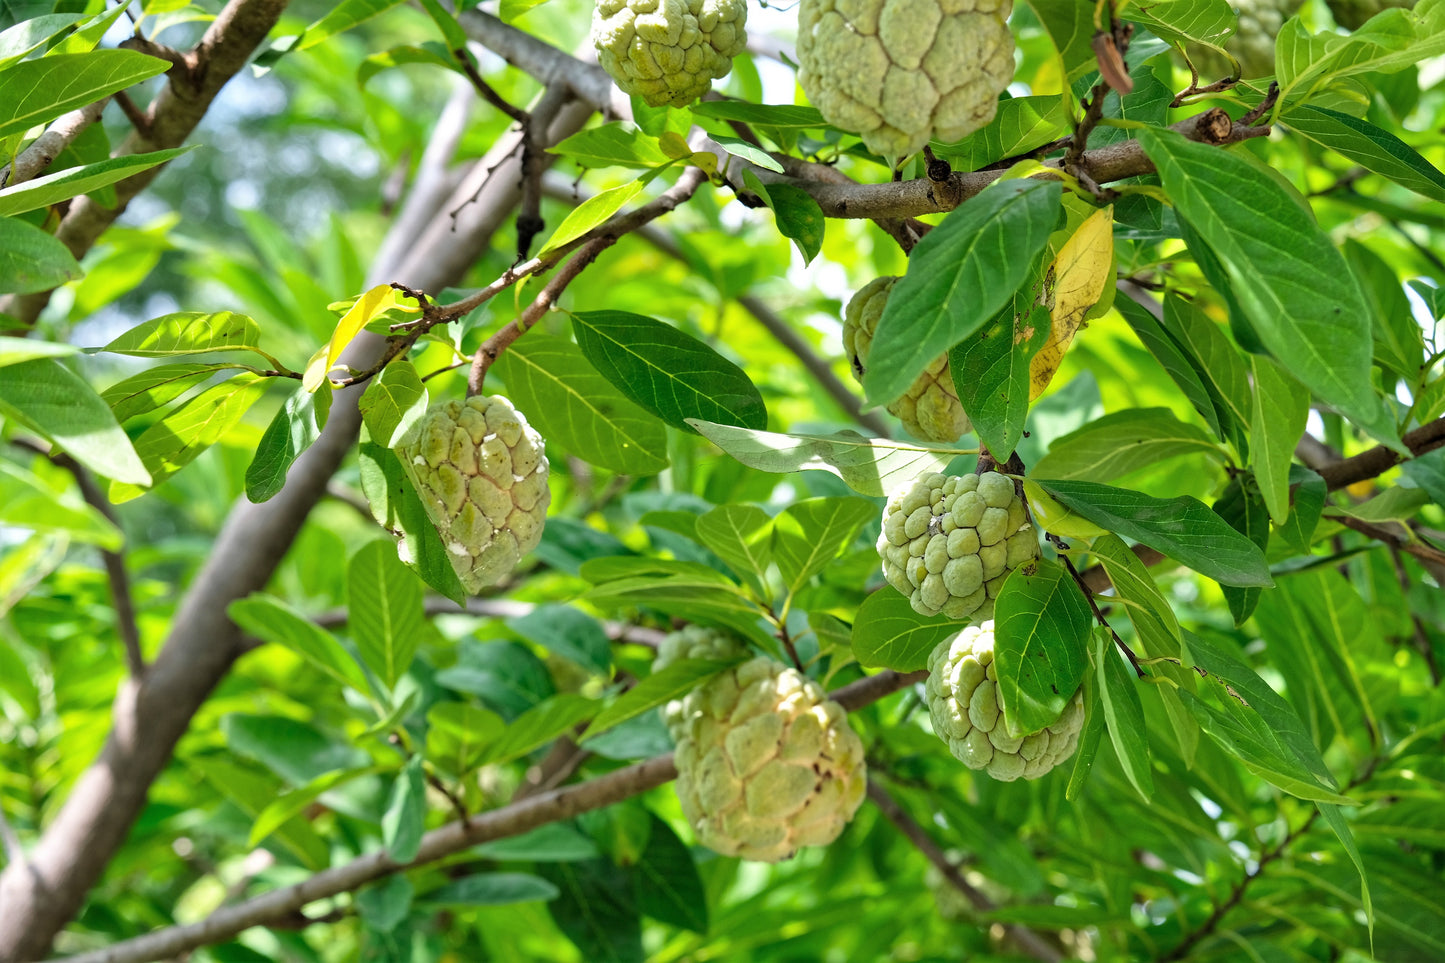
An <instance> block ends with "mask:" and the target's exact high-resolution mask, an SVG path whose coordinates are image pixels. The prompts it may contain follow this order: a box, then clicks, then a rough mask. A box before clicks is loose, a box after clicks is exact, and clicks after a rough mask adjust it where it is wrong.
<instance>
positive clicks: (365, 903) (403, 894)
mask: <svg viewBox="0 0 1445 963" xmlns="http://www.w3.org/2000/svg"><path fill="white" fill-rule="evenodd" d="M414 892H415V891H414V890H413V889H412V885H411V880H409V879H407V878H406V877H405V876H402V875H400V874H398V875H396V876H388V877H387V878H385V879H382V880H378V881H377V882H376V883H374V884H372V885H370V886H368V887H366V888H365V889H363V890H362V891H361V892H359V893H357V894H356V900H355V902H356V910H357V913H358V914H359V915H360V916H361V919H362V920H363V921H364V922H365V923H366V925H367V927H369V928H370V929H372V930H376V931H378V932H381V933H390V932H391V931H392V930H394V929H396V927H397V924H399V923H400V922H401V921H402V920H404V919H406V918H407V916H409V915H410V914H411V904H412V896H413V894H414Z"/></svg>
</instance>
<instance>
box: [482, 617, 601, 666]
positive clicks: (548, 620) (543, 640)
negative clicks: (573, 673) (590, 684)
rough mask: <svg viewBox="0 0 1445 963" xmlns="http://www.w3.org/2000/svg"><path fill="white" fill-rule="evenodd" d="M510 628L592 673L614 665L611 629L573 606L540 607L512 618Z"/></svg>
mask: <svg viewBox="0 0 1445 963" xmlns="http://www.w3.org/2000/svg"><path fill="white" fill-rule="evenodd" d="M507 627H508V628H510V629H511V630H512V631H513V632H516V633H517V634H518V635H520V636H522V638H524V639H528V640H530V641H532V642H534V643H536V644H537V645H540V646H542V648H544V649H546V650H547V651H549V652H553V653H555V654H557V655H560V656H561V657H562V658H564V659H568V660H570V661H572V662H575V663H576V664H577V665H579V666H581V667H582V668H584V669H587V670H588V671H590V672H596V673H603V674H605V673H606V672H607V670H608V669H609V668H610V667H611V666H612V643H611V642H610V641H609V640H608V638H607V630H606V629H604V628H603V627H602V623H601V622H598V621H597V620H596V619H594V618H593V617H592V616H590V615H588V614H587V613H586V612H582V611H580V610H579V609H575V608H573V607H571V606H570V605H539V606H537V607H536V608H535V609H533V610H532V611H531V612H529V613H527V614H526V615H523V616H520V617H518V618H512V619H508V620H507Z"/></svg>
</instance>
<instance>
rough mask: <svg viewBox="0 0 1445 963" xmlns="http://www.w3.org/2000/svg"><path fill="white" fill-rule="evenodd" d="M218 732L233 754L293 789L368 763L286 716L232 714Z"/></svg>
mask: <svg viewBox="0 0 1445 963" xmlns="http://www.w3.org/2000/svg"><path fill="white" fill-rule="evenodd" d="M221 732H222V733H223V734H224V735H225V737H226V743H227V745H229V746H230V747H231V750H232V751H233V752H237V753H240V754H241V755H245V756H250V757H252V758H253V759H255V760H256V761H257V762H260V763H261V764H262V765H264V766H265V767H266V768H268V769H270V770H271V771H272V772H274V773H276V775H278V776H280V777H281V778H282V779H285V780H286V781H287V782H289V783H291V785H293V786H305V785H307V784H309V783H310V782H312V780H315V779H317V778H319V777H321V776H323V775H325V774H326V773H329V772H335V771H336V770H338V769H355V768H357V767H359V766H364V765H366V764H367V763H368V762H369V761H370V760H369V759H368V758H367V756H366V753H364V752H362V751H361V750H360V749H357V748H356V747H355V746H353V745H351V744H350V743H349V742H340V741H337V740H333V739H329V738H327V737H326V736H325V735H324V734H322V732H321V731H320V730H318V729H316V728H314V727H313V726H309V725H307V724H306V723H304V722H297V721H296V720H295V719H288V718H286V717H285V716H262V715H250V714H247V713H241V712H232V713H230V714H229V715H226V716H223V717H222V719H221Z"/></svg>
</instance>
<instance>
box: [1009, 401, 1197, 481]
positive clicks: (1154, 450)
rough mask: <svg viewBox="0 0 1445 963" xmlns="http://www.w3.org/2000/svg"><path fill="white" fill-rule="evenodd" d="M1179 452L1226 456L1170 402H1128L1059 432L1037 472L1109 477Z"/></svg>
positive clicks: (1050, 475) (1092, 478)
mask: <svg viewBox="0 0 1445 963" xmlns="http://www.w3.org/2000/svg"><path fill="white" fill-rule="evenodd" d="M989 450H990V451H993V450H994V449H993V448H990V449H989ZM1180 455H1208V456H1210V457H1212V458H1217V459H1221V460H1222V459H1223V457H1224V455H1223V453H1222V452H1221V451H1220V450H1219V446H1218V444H1216V443H1215V441H1214V439H1212V438H1210V437H1209V436H1208V435H1206V434H1205V433H1204V432H1203V431H1201V430H1200V429H1199V428H1196V427H1195V426H1194V425H1191V424H1186V423H1185V422H1182V421H1180V420H1179V419H1178V418H1176V417H1175V416H1174V413H1173V412H1172V411H1170V410H1169V409H1168V408H1129V409H1127V410H1125V411H1119V412H1115V413H1114V414H1112V415H1105V416H1104V417H1103V418H1098V419H1096V420H1094V421H1091V422H1089V423H1088V424H1087V425H1085V426H1084V427H1082V428H1079V429H1078V430H1076V431H1071V432H1069V433H1068V434H1067V435H1064V436H1063V437H1061V438H1055V439H1054V442H1053V444H1051V445H1050V446H1049V453H1048V454H1047V455H1045V456H1044V457H1043V458H1041V459H1039V460H1038V461H1037V462H1036V463H1035V464H1034V467H1033V469H1032V473H1033V474H1037V475H1040V476H1042V477H1045V478H1064V479H1069V478H1087V479H1088V480H1090V481H1096V482H1107V481H1113V480H1114V479H1115V478H1118V477H1119V476H1120V475H1127V474H1129V473H1130V472H1132V471H1137V470H1138V469H1140V468H1144V467H1147V466H1149V465H1152V464H1155V463H1156V462H1160V461H1163V460H1165V459H1166V458H1177V457H1179V456H1180Z"/></svg>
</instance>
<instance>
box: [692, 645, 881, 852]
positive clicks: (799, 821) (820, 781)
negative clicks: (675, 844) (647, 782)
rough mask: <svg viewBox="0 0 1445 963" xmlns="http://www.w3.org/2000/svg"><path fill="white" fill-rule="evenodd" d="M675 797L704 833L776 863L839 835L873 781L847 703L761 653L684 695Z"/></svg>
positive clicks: (719, 846)
mask: <svg viewBox="0 0 1445 963" xmlns="http://www.w3.org/2000/svg"><path fill="white" fill-rule="evenodd" d="M682 717H683V718H682V721H681V723H680V738H679V739H678V743H677V754H676V757H675V758H676V760H677V796H678V799H679V801H680V802H681V803H682V812H683V815H684V816H686V817H687V821H688V822H689V823H690V824H691V825H692V828H693V830H694V831H695V832H696V833H697V838H698V841H699V842H701V843H702V844H703V845H705V846H708V847H710V848H712V849H714V850H717V851H718V852H719V853H723V854H724V855H727V856H741V857H742V858H743V859H753V860H760V861H763V862H769V863H775V862H777V861H778V860H782V859H787V858H788V857H790V856H792V855H793V854H794V853H795V852H797V851H798V849H799V847H802V846H825V845H827V844H828V843H831V842H832V841H833V840H835V839H837V838H838V834H839V833H841V832H842V831H843V827H844V826H845V825H846V824H847V823H848V820H850V819H852V818H853V814H854V813H856V812H857V811H858V807H859V806H860V805H861V804H862V802H863V795H864V792H865V790H866V788H867V782H868V773H867V768H866V766H865V765H864V762H863V743H862V741H861V740H859V738H858V734H857V733H855V732H854V731H853V730H852V728H851V727H850V726H849V725H848V719H847V716H846V714H845V713H844V712H843V707H842V706H840V705H838V703H836V702H833V701H832V700H830V699H829V698H828V697H827V695H826V694H825V693H824V692H823V689H822V687H821V686H819V685H818V683H816V682H814V681H813V680H811V679H809V678H808V677H807V676H805V675H803V674H802V673H801V672H798V671H797V670H796V669H792V668H789V667H788V666H785V665H782V664H781V663H779V662H775V661H774V660H772V659H768V658H756V659H751V660H749V661H747V662H744V663H743V664H742V665H739V666H737V667H736V668H733V669H729V670H728V671H726V672H724V673H722V674H720V675H717V676H714V677H713V678H712V679H710V680H709V681H707V682H706V683H704V684H703V685H701V686H699V687H698V688H697V689H695V690H694V691H692V692H691V693H689V694H688V695H687V697H686V698H685V699H683V708H682Z"/></svg>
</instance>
